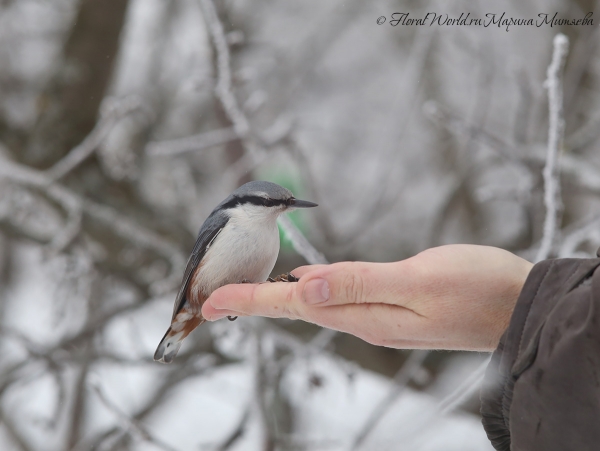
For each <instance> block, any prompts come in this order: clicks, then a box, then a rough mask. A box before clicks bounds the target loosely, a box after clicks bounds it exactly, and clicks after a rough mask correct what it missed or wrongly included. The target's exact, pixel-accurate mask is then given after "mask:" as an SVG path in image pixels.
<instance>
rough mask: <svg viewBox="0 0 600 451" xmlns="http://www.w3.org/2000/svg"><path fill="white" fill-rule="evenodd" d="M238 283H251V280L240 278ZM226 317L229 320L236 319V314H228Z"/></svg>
mask: <svg viewBox="0 0 600 451" xmlns="http://www.w3.org/2000/svg"><path fill="white" fill-rule="evenodd" d="M238 283H252V282H250V281H249V280H248V279H242V281H241V282H238ZM227 319H228V320H229V321H235V320H236V319H238V317H237V316H228V317H227Z"/></svg>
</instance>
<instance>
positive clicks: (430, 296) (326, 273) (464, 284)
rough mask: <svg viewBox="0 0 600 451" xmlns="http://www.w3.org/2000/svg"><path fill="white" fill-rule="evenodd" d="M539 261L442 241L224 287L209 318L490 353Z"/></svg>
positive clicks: (209, 304) (210, 305)
mask: <svg viewBox="0 0 600 451" xmlns="http://www.w3.org/2000/svg"><path fill="white" fill-rule="evenodd" d="M532 266H533V265H532V264H531V263H529V262H528V261H526V260H523V259H522V258H520V257H517V256H516V255H514V254H511V253H510V252H507V251H504V250H502V249H498V248H494V247H487V246H475V245H449V246H441V247H437V248H432V249H428V250H426V251H423V252H421V253H420V254H417V255H415V256H414V257H412V258H409V259H406V260H402V261H399V262H393V263H365V262H341V263H334V264H331V265H313V266H302V267H300V268H297V269H295V270H294V271H292V273H293V274H294V275H295V276H296V277H299V278H300V281H299V282H297V283H285V282H278V283H265V284H243V285H242V284H240V285H227V286H224V287H221V288H219V289H218V290H215V292H214V293H213V294H212V295H211V296H210V297H209V298H208V300H207V301H206V302H205V303H204V305H203V307H202V315H203V316H204V317H205V318H206V319H207V320H209V321H215V320H217V319H221V318H224V317H225V316H247V315H259V316H266V317H270V318H291V319H302V320H304V321H308V322H312V323H315V324H318V325H320V326H323V327H328V328H330V329H335V330H339V331H342V332H348V333H350V334H353V335H356V336H358V337H360V338H362V339H363V340H365V341H367V342H369V343H373V344H376V345H381V346H388V347H394V348H412V349H454V350H478V351H491V350H493V349H495V348H496V346H497V344H498V341H499V339H500V336H501V335H502V333H503V332H504V330H505V329H506V328H507V327H508V323H509V321H510V317H511V314H512V311H513V309H514V306H515V303H516V301H517V298H518V296H519V293H520V291H521V288H522V287H523V284H524V283H525V279H526V278H527V275H528V274H529V271H530V270H531V268H532Z"/></svg>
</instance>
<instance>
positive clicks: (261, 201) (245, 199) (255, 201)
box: [222, 196, 294, 209]
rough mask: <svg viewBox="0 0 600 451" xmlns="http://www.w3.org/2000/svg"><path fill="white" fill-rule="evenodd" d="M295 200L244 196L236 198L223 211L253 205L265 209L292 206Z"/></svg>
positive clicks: (225, 205)
mask: <svg viewBox="0 0 600 451" xmlns="http://www.w3.org/2000/svg"><path fill="white" fill-rule="evenodd" d="M293 201H294V198H293V197H292V198H289V199H267V198H264V197H261V196H242V197H234V198H233V199H231V200H230V201H229V202H227V203H226V204H224V205H223V206H222V208H223V209H227V208H233V207H235V206H236V205H244V204H252V205H262V206H263V207H275V206H277V205H286V206H289V205H292V202H293Z"/></svg>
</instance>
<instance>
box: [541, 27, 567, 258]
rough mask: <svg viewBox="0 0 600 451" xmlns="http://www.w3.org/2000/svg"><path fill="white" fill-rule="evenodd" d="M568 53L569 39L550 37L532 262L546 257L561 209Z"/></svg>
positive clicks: (562, 36)
mask: <svg viewBox="0 0 600 451" xmlns="http://www.w3.org/2000/svg"><path fill="white" fill-rule="evenodd" d="M568 50H569V39H568V38H567V37H566V36H565V35H563V34H558V35H556V36H555V37H554V52H553V54H552V62H551V63H550V66H549V67H548V72H547V80H546V83H545V87H546V88H547V89H548V108H549V129H548V153H547V156H546V166H545V167H544V172H543V176H544V205H545V207H546V219H545V221H544V235H543V237H542V242H541V244H540V248H539V250H538V253H537V255H536V257H535V261H536V262H539V261H541V260H544V259H546V258H548V256H549V255H550V251H551V249H552V244H553V242H554V236H555V235H556V229H557V227H558V222H559V220H558V216H559V215H560V209H561V206H560V204H561V199H560V179H559V177H560V176H559V172H558V171H559V166H558V152H559V151H560V150H561V148H562V145H563V142H564V134H565V120H564V118H563V82H562V77H563V73H562V72H563V67H564V64H565V60H566V58H567V52H568Z"/></svg>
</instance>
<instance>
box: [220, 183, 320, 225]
mask: <svg viewBox="0 0 600 451" xmlns="http://www.w3.org/2000/svg"><path fill="white" fill-rule="evenodd" d="M316 206H317V204H315V203H314V202H309V201H306V200H300V199H296V198H295V197H294V194H293V193H292V192H291V191H290V190H288V189H286V188H284V187H283V186H279V185H277V184H276V183H271V182H265V181H260V180H259V181H253V182H248V183H246V184H245V185H242V186H240V187H239V188H238V189H236V190H235V191H234V192H233V193H231V196H229V197H228V198H227V199H225V200H224V201H223V203H221V205H220V206H219V207H220V209H222V210H226V211H227V210H230V211H231V210H234V209H238V208H242V209H244V210H245V211H247V212H251V213H252V214H253V215H260V216H264V217H277V216H279V215H280V214H281V213H283V212H286V211H291V210H295V209H296V208H312V207H316Z"/></svg>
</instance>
